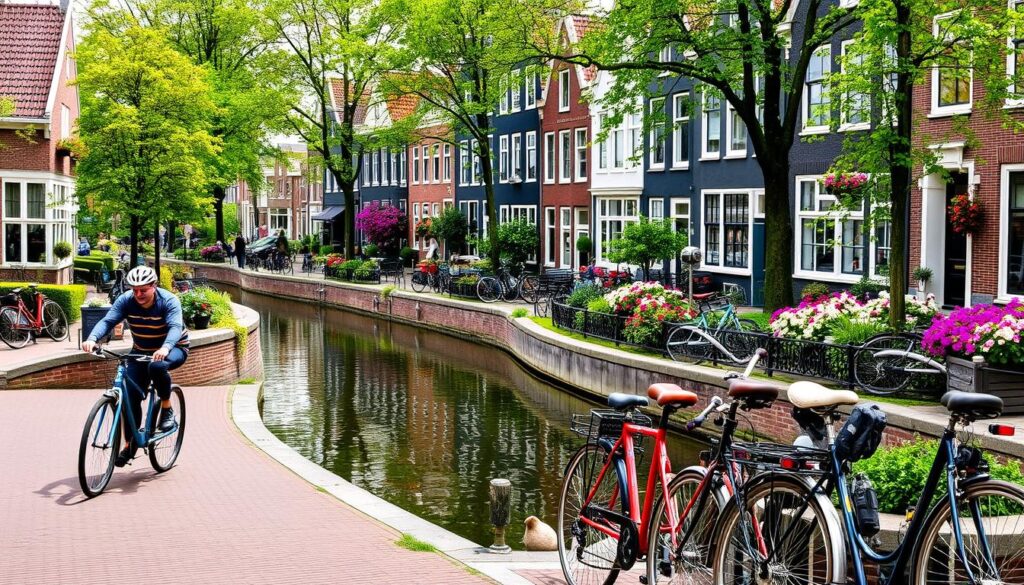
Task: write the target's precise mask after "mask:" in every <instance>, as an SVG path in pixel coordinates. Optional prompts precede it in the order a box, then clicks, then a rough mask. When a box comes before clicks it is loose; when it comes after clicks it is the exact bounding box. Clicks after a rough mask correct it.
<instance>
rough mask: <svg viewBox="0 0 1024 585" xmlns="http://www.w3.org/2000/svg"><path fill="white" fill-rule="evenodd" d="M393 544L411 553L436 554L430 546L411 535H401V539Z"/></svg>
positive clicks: (435, 550)
mask: <svg viewBox="0 0 1024 585" xmlns="http://www.w3.org/2000/svg"><path fill="white" fill-rule="evenodd" d="M395 544H397V545H398V546H400V547H402V548H404V549H406V550H411V551H413V552H437V549H436V548H435V547H434V546H433V545H432V544H429V543H426V542H423V541H422V540H420V539H418V538H416V537H415V536H413V535H411V534H402V538H400V539H399V540H397V541H395Z"/></svg>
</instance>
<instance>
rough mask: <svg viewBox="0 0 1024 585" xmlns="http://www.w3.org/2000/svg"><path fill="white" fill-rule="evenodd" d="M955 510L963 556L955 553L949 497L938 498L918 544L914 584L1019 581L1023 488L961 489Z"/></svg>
mask: <svg viewBox="0 0 1024 585" xmlns="http://www.w3.org/2000/svg"><path fill="white" fill-rule="evenodd" d="M957 508H958V512H959V513H958V514H957V516H958V518H957V519H956V522H957V524H959V526H960V534H961V536H962V537H963V543H964V556H965V558H964V559H961V558H960V554H959V552H958V550H957V544H956V539H955V537H954V533H953V522H954V519H953V518H952V517H951V515H950V508H949V499H948V498H943V499H942V502H941V503H939V505H937V506H936V507H935V509H934V510H933V511H932V513H931V515H930V517H929V519H928V521H927V522H926V523H925V528H924V531H923V533H922V536H921V538H920V540H918V542H917V549H916V552H915V554H914V564H913V575H914V580H913V583H915V584H916V585H924V584H927V583H943V584H946V583H967V582H972V581H973V582H974V583H1024V490H1022V489H1021V488H1020V486H1017V485H1014V484H1011V483H1008V482H1004V481H999V480H987V481H981V482H978V483H975V484H972V485H970V486H968V487H967V488H965V489H964V493H963V495H962V496H961V497H959V498H957ZM964 561H966V566H965V562H964ZM968 569H969V570H970V573H971V576H972V577H973V580H972V579H969V578H968V576H967V570H968Z"/></svg>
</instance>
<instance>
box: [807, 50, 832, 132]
mask: <svg viewBox="0 0 1024 585" xmlns="http://www.w3.org/2000/svg"><path fill="white" fill-rule="evenodd" d="M831 61H832V48H831V47H821V48H820V49H818V50H817V51H815V52H814V54H813V55H811V62H810V63H809V64H808V66H807V78H806V81H805V83H804V128H820V127H822V126H828V121H829V118H830V116H829V101H828V99H829V98H828V89H826V87H825V76H827V75H828V73H829V71H831V67H832V65H831Z"/></svg>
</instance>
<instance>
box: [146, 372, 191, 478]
mask: <svg viewBox="0 0 1024 585" xmlns="http://www.w3.org/2000/svg"><path fill="white" fill-rule="evenodd" d="M171 408H173V409H174V417H175V418H176V419H177V421H178V426H177V428H176V429H175V430H173V431H171V432H170V433H169V434H166V435H164V436H162V437H160V438H159V439H157V440H154V441H153V442H152V443H151V444H150V446H149V462H150V463H151V464H152V465H153V469H155V470H156V471H157V473H163V472H165V471H167V470H168V469H170V468H171V467H173V466H174V462H175V461H177V459H178V453H180V452H181V442H182V441H184V440H185V393H184V392H182V391H181V386H178V385H177V384H174V385H172V386H171ZM158 419H159V417H153V421H152V425H151V427H150V429H149V436H151V437H153V436H159V435H160V434H161V433H159V432H158V431H157V429H156V423H157V420H158Z"/></svg>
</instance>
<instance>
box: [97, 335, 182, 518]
mask: <svg viewBox="0 0 1024 585" xmlns="http://www.w3.org/2000/svg"><path fill="white" fill-rule="evenodd" d="M93 355H95V356H97V357H101V358H102V357H106V356H110V357H112V358H115V359H117V360H118V362H119V363H118V365H117V373H116V374H115V375H114V383H113V385H112V386H111V388H110V389H109V390H107V391H106V392H104V393H103V396H101V397H100V399H99V400H97V401H96V404H95V405H93V407H92V410H91V411H90V412H89V418H88V419H87V420H86V421H85V429H84V430H83V431H82V443H81V446H80V447H79V450H78V482H79V484H80V485H81V486H82V491H83V492H85V495H86V496H88V497H90V498H92V497H95V496H98V495H100V494H101V493H103V490H104V489H106V487H107V484H108V483H109V482H110V477H111V476H112V475H113V474H114V459H115V458H116V456H117V454H118V452H119V450H120V447H121V437H122V435H127V434H128V433H131V435H132V437H133V439H134V441H135V444H136V445H139V446H140V447H141V448H142V449H143V450H145V451H146V452H148V453H149V462H150V463H151V464H152V465H153V469H155V470H156V471H157V473H162V472H164V471H167V470H168V469H170V468H171V467H172V466H173V465H174V462H175V461H176V460H177V459H178V453H179V452H180V451H181V442H182V440H183V439H184V438H185V394H184V393H183V392H182V390H181V386H178V385H177V384H174V385H172V386H171V407H172V408H174V413H175V415H176V417H177V424H176V425H175V427H174V429H172V430H170V431H167V432H160V431H158V430H157V424H158V423H157V421H158V419H159V411H160V400H159V399H158V398H157V396H156V391H155V390H154V389H153V386H152V385H150V386H149V388H147V389H146V392H145V394H146V397H147V399H148V401H147V407H146V425H145V427H144V428H142V429H141V430H140V429H139V424H138V423H137V422H135V416H134V415H133V414H132V409H131V408H129V407H128V401H127V400H126V399H125V394H126V392H127V391H128V388H129V385H131V386H134V387H135V389H136V390H139V388H138V386H135V383H134V382H133V381H131V380H130V379H128V376H126V375H125V370H126V364H127V363H128V361H129V360H134V361H137V362H149V361H152V360H153V358H152V357H150V356H148V355H144V354H132V353H126V354H118V353H114V352H112V351H108V350H106V349H103V348H101V347H99V346H97V347H96V350H95V351H94V352H93ZM122 429H123V432H122Z"/></svg>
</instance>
